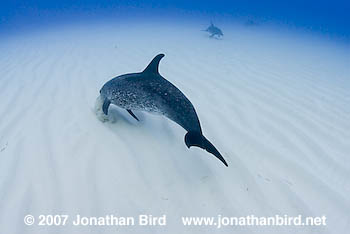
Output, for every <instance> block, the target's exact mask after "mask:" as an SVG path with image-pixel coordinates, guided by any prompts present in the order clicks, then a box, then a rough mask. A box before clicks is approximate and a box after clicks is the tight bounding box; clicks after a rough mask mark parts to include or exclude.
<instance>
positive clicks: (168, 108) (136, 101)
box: [99, 54, 228, 166]
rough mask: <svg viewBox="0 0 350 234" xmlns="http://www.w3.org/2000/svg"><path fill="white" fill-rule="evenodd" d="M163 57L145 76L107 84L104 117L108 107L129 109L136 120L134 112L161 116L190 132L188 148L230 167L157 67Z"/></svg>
mask: <svg viewBox="0 0 350 234" xmlns="http://www.w3.org/2000/svg"><path fill="white" fill-rule="evenodd" d="M163 57H164V54H158V55H157V56H156V57H155V58H154V59H153V60H152V61H151V63H150V64H149V65H148V66H147V67H146V69H145V70H144V71H143V72H140V73H131V74H125V75H121V76H117V77H115V78H113V79H112V80H110V81H108V82H107V83H105V84H104V85H103V87H102V89H101V90H100V96H99V100H100V104H101V105H102V111H103V113H104V114H105V115H106V116H107V115H108V107H109V105H110V104H114V105H116V106H119V107H121V108H124V109H126V110H127V111H128V113H129V114H130V115H131V116H132V117H133V118H135V119H136V120H138V118H137V117H136V115H135V114H134V113H133V112H132V111H134V110H137V111H148V112H152V113H158V114H162V115H164V116H166V117H167V118H169V119H170V120H172V121H174V122H176V123H177V124H179V125H180V126H181V127H183V128H184V129H185V130H186V131H187V133H186V135H185V144H186V146H187V147H188V148H190V147H191V146H197V147H200V148H202V149H205V150H206V151H208V152H209V153H211V154H213V155H214V156H215V157H217V158H218V159H219V160H220V161H221V162H223V163H224V164H225V165H226V166H228V165H227V163H226V161H225V159H224V158H223V157H222V156H221V154H220V153H219V151H218V150H217V149H216V148H215V147H214V146H213V145H212V144H211V143H210V142H209V141H208V140H207V139H206V138H205V137H204V136H203V134H202V129H201V126H200V123H199V119H198V116H197V114H196V111H195V109H194V107H193V105H192V103H191V102H190V101H189V100H188V99H187V98H186V96H185V95H184V94H183V93H182V92H181V91H180V90H179V89H178V88H176V87H175V86H174V85H173V84H172V83H170V82H169V81H167V80H166V79H165V78H163V77H162V76H161V75H160V74H159V72H158V66H159V62H160V60H161V59H162V58H163ZM102 103H103V104H102Z"/></svg>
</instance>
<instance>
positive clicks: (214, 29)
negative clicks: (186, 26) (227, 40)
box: [204, 23, 224, 37]
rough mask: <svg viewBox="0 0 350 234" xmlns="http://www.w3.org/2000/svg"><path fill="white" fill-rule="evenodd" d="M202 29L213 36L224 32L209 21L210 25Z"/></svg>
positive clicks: (219, 35) (221, 34)
mask: <svg viewBox="0 0 350 234" xmlns="http://www.w3.org/2000/svg"><path fill="white" fill-rule="evenodd" d="M204 31H206V32H208V33H210V37H214V36H215V35H216V36H218V37H221V36H224V34H223V33H222V31H221V29H220V28H218V27H216V26H214V24H213V23H210V26H209V27H208V28H207V29H206V30H204Z"/></svg>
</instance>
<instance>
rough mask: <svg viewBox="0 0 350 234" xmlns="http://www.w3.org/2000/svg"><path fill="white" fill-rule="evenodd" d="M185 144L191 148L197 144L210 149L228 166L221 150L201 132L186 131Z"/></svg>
mask: <svg viewBox="0 0 350 234" xmlns="http://www.w3.org/2000/svg"><path fill="white" fill-rule="evenodd" d="M185 144H186V145H187V147H188V148H190V147H191V146H197V147H200V148H202V149H205V150H206V151H208V152H209V153H211V154H213V155H214V156H215V157H217V158H218V159H219V160H220V161H221V162H222V163H223V164H225V166H226V167H228V165H227V162H226V161H225V159H224V158H223V157H222V156H221V154H220V153H219V151H218V150H217V149H216V148H215V146H214V145H213V144H212V143H210V141H208V140H207V139H206V138H205V137H204V136H203V135H202V134H201V133H200V132H194V131H190V132H188V133H186V135H185Z"/></svg>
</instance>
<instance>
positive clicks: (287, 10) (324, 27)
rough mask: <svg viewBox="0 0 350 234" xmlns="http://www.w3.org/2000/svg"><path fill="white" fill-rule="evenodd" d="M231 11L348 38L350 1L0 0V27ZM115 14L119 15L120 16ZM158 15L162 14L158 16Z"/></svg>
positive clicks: (212, 15) (232, 15) (228, 14)
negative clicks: (111, 17)
mask: <svg viewBox="0 0 350 234" xmlns="http://www.w3.org/2000/svg"><path fill="white" fill-rule="evenodd" d="M183 14H188V15H192V16H193V17H192V19H193V18H200V17H206V19H209V18H213V19H215V18H218V17H227V18H230V19H243V20H247V19H249V20H252V21H253V22H257V23H266V22H268V23H275V24H277V25H282V26H284V27H291V28H295V29H302V30H307V31H311V32H316V33H318V34H323V35H326V36H331V37H333V38H341V39H345V40H350V1H344V0H332V1H329V0H328V1H327V0H318V1H307V0H305V1H303V0H293V1H277V0H268V1H244V0H239V1H222V0H215V1H189V0H177V1H175V0H162V1H158V0H148V1H141V0H136V1H128V0H118V1H110V0H109V1H108V0H75V1H71V0H52V1H47V0H26V1H23V0H2V1H1V8H0V32H1V33H11V32H20V31H21V30H25V29H26V30H28V29H29V30H30V29H36V28H41V27H46V26H51V25H53V24H60V23H69V22H75V21H77V20H81V21H84V20H93V19H99V18H104V17H106V16H113V17H116V19H118V17H122V18H128V17H129V18H133V19H134V20H140V21H141V20H143V18H145V17H146V18H151V17H155V16H160V17H170V16H173V20H176V17H178V18H179V20H180V19H182V18H183V17H182V15H183ZM116 19H115V20H116ZM155 19H157V20H159V18H157V17H155Z"/></svg>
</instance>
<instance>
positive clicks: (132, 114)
mask: <svg viewBox="0 0 350 234" xmlns="http://www.w3.org/2000/svg"><path fill="white" fill-rule="evenodd" d="M127 111H128V113H129V114H130V115H131V116H132V117H134V119H136V120H137V121H140V120H139V119H138V118H137V117H136V115H135V114H134V113H133V112H132V111H131V110H127Z"/></svg>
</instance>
